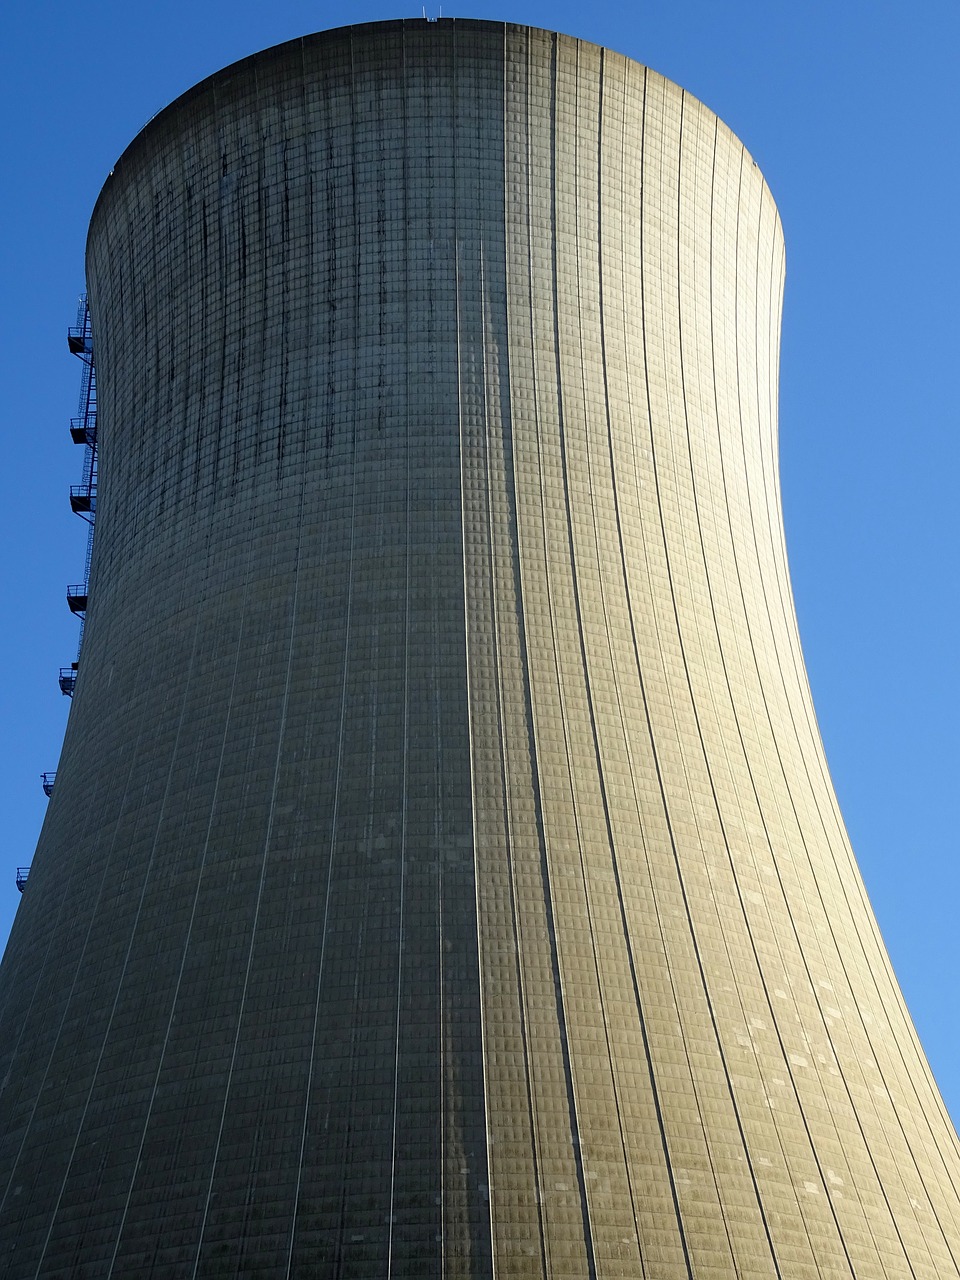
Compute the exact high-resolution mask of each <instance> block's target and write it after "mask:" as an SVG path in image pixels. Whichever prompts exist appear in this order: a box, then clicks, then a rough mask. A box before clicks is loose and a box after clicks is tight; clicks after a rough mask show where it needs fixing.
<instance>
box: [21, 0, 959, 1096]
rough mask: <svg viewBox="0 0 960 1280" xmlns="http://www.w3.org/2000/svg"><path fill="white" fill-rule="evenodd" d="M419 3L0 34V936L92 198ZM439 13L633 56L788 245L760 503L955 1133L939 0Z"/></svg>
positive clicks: (951, 659)
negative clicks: (0, 621) (773, 465)
mask: <svg viewBox="0 0 960 1280" xmlns="http://www.w3.org/2000/svg"><path fill="white" fill-rule="evenodd" d="M420 12H421V7H420V5H419V4H413V5H409V6H407V7H404V6H403V4H400V5H385V4H377V3H369V4H357V3H354V4H349V3H343V2H341V3H304V2H298V3H294V2H293V0H289V2H287V0H274V2H273V3H272V4H263V3H257V4H253V3H248V0H233V2H232V3H229V4H228V3H226V2H225V0H193V2H192V3H189V4H188V3H185V2H184V0H167V3H166V4H164V5H162V6H159V5H156V6H148V5H141V4H130V3H129V2H127V3H121V2H120V0H97V3H93V4H87V5H78V4H76V3H73V2H71V3H66V2H65V0H36V3H34V4H32V5H13V6H8V9H7V13H6V16H5V17H3V18H2V19H0V113H2V114H0V119H3V121H4V130H3V135H2V138H0V161H2V172H3V176H4V198H3V200H2V201H0V282H2V290H3V292H2V302H3V305H2V307H0V362H2V364H3V367H4V370H5V375H4V397H3V400H2V403H0V414H2V416H3V418H4V419H5V421H4V424H3V442H4V454H5V464H6V474H7V479H8V482H9V483H8V485H7V491H6V496H7V502H8V519H7V534H6V546H7V583H8V586H9V587H10V590H9V591H8V593H7V597H6V610H5V620H4V626H3V628H2V629H0V647H2V651H3V653H2V660H3V671H4V675H5V679H4V681H3V685H2V695H0V697H2V716H3V725H4V732H3V733H2V734H0V751H2V753H3V757H4V758H3V761H2V772H0V777H2V779H3V786H4V788H5V794H4V797H3V805H4V808H3V812H4V829H5V830H6V833H7V834H6V837H5V839H4V841H3V850H2V858H0V938H5V937H6V933H7V930H8V928H9V924H10V921H11V920H12V917H13V914H14V912H15V910H16V907H17V903H18V901H19V895H18V893H17V890H16V887H15V884H14V873H15V868H16V866H17V865H18V864H23V863H29V861H30V859H31V856H32V853H33V848H34V845H35V843H36V838H37V834H38V831H39V828H40V824H41V822H42V819H43V808H44V805H45V803H46V802H45V800H44V797H43V793H42V791H41V789H40V781H39V775H40V773H41V772H42V771H43V770H45V769H54V768H55V767H56V763H57V756H58V754H59V748H60V739H61V736H62V733H63V727H64V724H65V722H66V714H67V711H68V709H69V702H68V700H67V699H64V698H62V697H61V696H60V693H59V690H58V688H57V679H56V677H57V670H58V668H59V667H60V666H61V665H65V664H67V663H69V662H70V660H71V659H72V658H73V656H74V652H75V649H76V642H77V624H76V621H75V619H73V618H72V617H71V616H70V614H69V613H68V611H67V606H66V602H65V599H64V589H65V586H66V584H67V583H68V582H75V581H79V579H80V577H81V576H82V570H83V554H84V532H85V526H84V525H83V524H82V522H81V521H80V520H79V519H78V518H77V517H76V516H74V515H71V513H70V510H69V506H68V502H67V493H68V489H69V485H70V484H71V483H76V482H77V481H79V478H80V475H79V471H80V465H81V462H82V458H81V456H80V455H81V450H80V449H79V448H77V447H76V446H74V445H71V443H70V439H69V435H68V433H67V423H68V420H69V418H70V417H71V416H72V415H73V413H74V412H75V406H76V397H77V392H78V388H79V366H78V364H77V362H76V360H75V359H73V358H72V357H71V356H69V355H68V354H67V350H66V340H65V331H66V327H67V325H68V324H70V323H72V322H73V318H74V311H75V307H76V299H77V295H78V294H79V293H80V291H81V290H82V289H83V247H84V239H85V234H86V224H87V220H88V218H89V214H90V211H91V208H92V206H93V202H94V200H95V198H96V195H97V192H98V189H99V187H100V185H101V184H102V182H103V180H104V179H105V177H106V175H107V173H108V171H109V169H110V167H111V165H112V164H113V162H114V160H115V159H116V157H117V156H118V155H119V154H120V152H121V151H122V150H123V149H124V147H125V146H126V145H127V143H128V142H129V141H130V139H131V138H132V137H133V136H134V134H135V133H136V132H137V131H138V130H139V129H140V128H141V127H142V126H143V124H144V123H145V122H146V121H147V120H148V119H149V117H150V116H152V115H153V114H154V113H155V112H156V111H158V110H159V109H160V108H161V107H163V106H165V105H166V104H167V103H168V102H169V101H171V100H172V99H173V98H174V97H176V96H177V95H178V94H179V93H181V92H182V91H183V90H185V89H187V88H189V86H190V85H191V84H193V83H195V82H196V81H197V80H199V79H201V78H202V77H203V76H205V75H207V74H209V73H210V72H212V71H215V70H217V69H218V68H219V67H222V66H224V65H226V64H227V63H229V62H232V61H234V60H236V59H237V58H240V57H243V56H245V55H246V54H248V53H252V52H254V51H255V50H256V49H260V48H264V47H266V46H268V45H271V44H276V43H279V42H280V41H283V40H287V39H290V38H292V37H294V36H298V35H301V34H303V33H304V32H306V31H313V30H318V29H320V28H322V27H331V26H340V25H343V24H345V23H349V22H364V21H372V20H375V19H379V18H395V17H415V16H419V15H420ZM427 12H428V14H429V15H430V16H436V13H437V8H436V4H435V3H434V5H433V6H430V7H428V10H427ZM443 13H444V16H445V17H479V18H496V19H509V20H511V21H515V22H525V23H531V24H533V25H537V26H543V27H551V28H555V29H560V30H564V31H567V32H569V33H570V34H572V35H578V36H582V37H583V38H585V39H588V40H593V41H595V42H597V43H600V44H606V45H608V46H610V47H611V48H614V49H617V50H619V51H620V52H622V53H625V54H628V55H630V56H631V57H634V58H637V59H638V60H639V61H642V62H646V63H648V64H649V65H650V66H652V67H654V68H655V69H656V70H658V71H660V72H662V73H663V74H665V75H667V76H669V77H670V78H671V79H673V80H676V81H678V82H679V83H680V84H682V85H683V86H684V87H685V88H687V89H689V90H690V91H691V92H692V93H694V94H696V96H697V97H699V98H701V99H702V100H703V101H704V102H706V103H707V105H708V106H710V107H711V108H712V109H713V110H715V111H716V112H717V113H718V114H719V115H720V116H721V117H722V118H723V119H724V120H725V121H726V122H727V124H729V125H730V127H731V128H732V129H733V130H734V131H735V132H736V133H737V134H738V135H739V136H740V137H741V139H742V140H743V141H744V143H745V144H746V146H747V147H748V148H749V150H750V151H751V152H752V154H753V156H754V157H755V159H756V160H757V162H758V163H759V165H760V167H761V169H762V170H763V172H764V174H765V176H766V178H767V181H768V182H769V184H770V186H771V188H772V190H773V193H774V196H775V198H776V200H777V204H778V206H779V209H780V213H781V216H782V219H783V223H784V229H785V233H786V240H787V295H786V311H785V318H784V335H783V350H782V363H781V378H782V382H781V452H782V469H783V487H784V501H785V507H786V520H787V543H788V548H789V552H790V560H791V566H792V570H793V579H794V589H795V592H796V598H797V609H798V614H799V618H800V628H801V633H802V636H803V641H804V649H805V652H806V658H807V667H808V671H809V674H810V681H811V684H812V687H813V692H814V698H815V701H816V706H817V712H818V715H819V718H820V724H821V729H822V731H823V736H824V740H825V742H826V746H827V754H828V757H829V760H830V764H831V769H832V772H833V776H834V781H835V783H836V787H837V792H838V795H839V797H840V803H841V806H842V808H843V811H844V815H845V817H846V820H847V825H848V827H849V830H850V834H851V837H852V839H853V843H854V848H855V849H856V851H857V855H858V859H859V861H860V865H861V868H862V869H863V872H864V876H865V878H866V881H867V886H868V888H869V891H870V895H871V898H872V899H873V902H874V906H875V908H876V911H877V915H878V917H879V919H880V923H881V926H882V928H883V932H884V935H885V937H886V940H887V943H888V946H889V948H890V951H891V955H892V957H893V961H894V965H895V967H896V970H897V973H898V976H899V978H900V981H901V983H902V985H903V987H904V991H905V993H906V996H907V1001H908V1003H909V1005H910V1008H911V1010H912V1012H913V1014H914V1017H915V1020H916V1022H917V1025H918V1029H919V1031H920V1034H921V1038H922V1039H923V1042H924V1045H925V1046H926V1048H927V1051H928V1054H929V1057H930V1059H931V1063H932V1065H933V1068H934V1071H935V1073H936V1075H937V1078H938V1080H939V1082H940V1084H941V1087H942V1089H943V1091H944V1094H945V1097H946V1099H947V1102H948V1105H950V1107H951V1110H952V1112H953V1114H954V1116H955V1117H957V1118H960V1017H958V1015H960V994H958V978H960V929H958V927H957V923H956V914H957V901H958V896H960V857H958V854H960V848H958V844H960V840H958V834H957V832H958V812H957V810H958V799H960V786H958V778H960V750H958V736H960V735H958V724H960V681H958V676H957V630H958V619H960V603H958V593H957V583H956V576H957V575H956V564H957V557H958V549H960V502H958V500H957V488H958V472H960V465H958V464H960V382H958V370H960V305H958V297H960V234H958V225H957V213H956V209H957V206H958V204H960V199H958V197H960V189H958V188H960V171H958V163H957V161H958V145H957V139H958V138H960V90H958V87H957V74H956V51H957V49H958V48H960V6H958V5H957V3H956V0H917V3H915V4H914V5H913V6H911V7H909V9H908V7H907V6H904V5H903V4H893V3H888V2H887V0H872V2H869V3H868V2H867V0H811V2H809V3H806V4H802V5H798V4H797V3H795V0H794V2H793V3H787V2H786V0H727V3H724V4H721V3H718V0H688V2H687V3H683V4H681V3H677V2H676V0H650V2H648V3H638V4H615V3H611V2H609V0H594V2H593V3H591V4H583V5H577V6H574V5H572V4H567V3H554V4H551V5H547V4H545V3H534V2H530V3H525V2H524V0H515V2H514V3H512V4H510V5H509V6H508V5H506V4H490V3H484V2H483V0H474V2H473V3H471V4H470V5H469V7H468V5H467V4H466V3H465V2H464V3H451V2H450V0H448V2H447V3H445V5H444V10H443ZM143 429H144V430H149V429H150V424H149V423H144V424H143ZM143 676H144V679H145V680H149V679H150V672H149V671H145V672H144V673H143Z"/></svg>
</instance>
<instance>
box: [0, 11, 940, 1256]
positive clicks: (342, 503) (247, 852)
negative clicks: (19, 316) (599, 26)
mask: <svg viewBox="0 0 960 1280" xmlns="http://www.w3.org/2000/svg"><path fill="white" fill-rule="evenodd" d="M87 278H88V289H89V299H90V308H91V315H92V326H93V330H92V331H93V338H92V342H93V351H94V353H95V360H96V374H97V383H98V399H99V421H98V426H97V431H98V450H99V454H98V457H99V476H98V493H97V510H96V540H95V544H94V555H93V564H92V570H91V577H90V580H89V584H85V604H86V620H87V626H86V633H85V639H84V644H83V652H82V656H81V658H80V660H79V667H78V671H77V675H76V690H75V697H74V700H73V704H72V709H71V713H70V718H69V725H68V728H67V734H66V740H65V743H64V747H63V755H62V757H61V760H60V764H59V768H58V772H57V781H56V787H55V790H54V794H53V797H52V800H51V803H50V808H49V811H48V817H47V821H46V823H45V825H44V828H43V833H42V836H41V839H40V845H39V848H38V850H37V853H36V857H35V860H34V862H33V866H32V871H31V873H30V877H29V882H28V883H27V885H26V887H25V892H24V895H23V898H22V901H21V905H20V909H19V912H18V916H17V920H16V924H15V927H14V931H13V934H12V937H11V939H10V943H9V947H8V949H7V953H6V957H5V960H4V963H3V968H2V983H0V1134H2V1140H0V1197H2V1208H0V1274H2V1275H3V1276H6V1277H10V1280H31V1278H37V1280H39V1278H40V1277H44V1278H47V1280H53V1278H56V1280H106V1278H117V1277H125V1278H126V1277H133V1278H136V1280H140V1278H144V1277H149V1278H153V1280H214V1278H216V1280H220V1278H224V1277H231V1278H233V1277H257V1278H260V1277H266V1278H268V1280H274V1278H277V1280H279V1278H283V1280H288V1278H299V1280H307V1278H309V1280H314V1278H320V1280H385V1278H386V1280H400V1278H405V1280H612V1278H613V1277H629V1278H630V1280H761V1278H762V1280H777V1278H779V1280H850V1278H851V1277H852V1278H853V1280H945V1278H949V1277H957V1276H958V1275H960V1269H958V1261H957V1260H958V1258H960V1198H958V1185H960V1158H958V1145H957V1138H956V1135H955V1133H954V1130H953V1128H952V1126H951V1123H950V1120H949V1119H948V1117H947V1114H946V1112H945V1109H944V1105H943V1103H942V1101H941V1099H940V1096H939V1094H938V1092H937V1088H936V1086H935V1084H934V1081H933V1079H932V1077H931V1073H930V1070H929V1068H928V1066H927V1063H926V1061H925V1059H924V1056H923V1053H922V1050H921V1048H920V1046H919V1044H918V1041H917V1037H916V1034H915V1032H914V1030H913V1027H912V1024H911V1022H910V1020H909V1017H908V1015H907V1012H906V1010H905V1008H904V1003H903V999H902V997H901V994H900V991H899V989H898V987H897V984H896V981H895V979H894V976H893V973H892V971H891V967H890V963H889V961H888V959H887V956H886V953H885V951H884V948H883V944H882V942H881V939H880V937H879V934H878V931H877V926H876V923H875V921H874V917H873V915H872V912H871V909H870V906H869V904H868V902H867V898H866V896H865V893H864V889H863V885H862V883H861V879H860V876H859V873H858V871H857V868H856V865H855V863H854V859H853V856H852V854H851V851H850V846H849V843H848V840H847V837H846V835H845V832H844V828H843V824H842V820H841V817H840V814H839V811H838V807H837V802H836V799H835V796H834V793H833V790H832V786H831V783H830V779H829V777H828V773H827V767H826V764H825V761H824V755H823V749H822V746H821V743H820V738H819V735H818V731H817V727H816V723H815V720H814V713H813V708H812V705H811V701H810V695H809V691H808V687H807V680H806V676H805V672H804V667H803V660H802V657H801V652H800V645H799V641H798V635H797V628H796V623H795V619H794V610H793V604H792V599H791V592H790V584H789V579H788V574H787V564H786V559H785V554H784V543H783V530H782V521H781V508H780V493H779V487H778V477H777V453H776V402H777V360H778V354H777V352H778V333H779V324H780V303H781V294H782V284H783V243H782V237H781V229H780V223H779V220H778V216H777V211H776V209H775V207H774V203H773V200H772V198H771V196H770V193H769V191H768V189H767V187H766V185H765V183H764V180H763V178H762V176H761V174H760V172H759V170H758V168H757V166H756V164H755V163H754V162H753V160H752V159H751V157H750V155H749V154H748V153H747V152H746V151H745V150H744V148H743V146H742V145H741V143H740V142H739V141H738V140H737V139H736V138H735V137H734V136H733V135H732V134H731V133H730V131H729V130H728V129H727V128H726V127H725V126H724V125H723V124H722V123H721V122H720V121H719V120H718V119H717V117H716V116H715V115H713V114H712V113H711V112H710V111H709V110H707V109H706V108H705V107H704V106H702V105H701V104H700V103H699V102H698V101H697V100H696V99H694V98H692V97H690V95H689V94H687V93H686V92H684V90H682V89H680V88H678V87H677V86H676V85H674V84H671V83H670V82H668V81H666V80H664V79H663V78H662V77H661V76H659V75H657V74H656V73H654V72H653V71H650V70H647V69H646V68H645V67H642V66H640V65H638V64H637V63H634V62H631V61H630V60H629V59H627V58H624V57H621V56H620V55H618V54H615V53H611V52H609V51H608V50H605V49H601V48H598V47H596V46H594V45H590V44H586V43H583V42H581V41H578V40H575V39H571V38H569V37H567V36H561V35H555V34H552V33H549V32H546V31H539V30H534V29H530V28H527V27H523V26H515V25H512V24H503V23H495V22H475V21H467V20H460V19H458V20H441V21H437V22H431V21H420V20H416V21H412V20H411V21H397V22H383V23H375V24H372V25H366V26H357V27H351V28H345V29H341V30H336V31H327V32H322V33H320V34H318V35H312V36H308V37H305V38H304V39H302V40H296V41H292V42H291V43H289V44H284V45H281V46H279V47H278V48H275V49H270V50H268V51H266V52H264V53H260V54H257V55H256V56H254V57H251V58H248V59H247V60H245V61H243V62H240V63H237V64H236V65H235V66H231V67H228V68H227V69H226V70H224V71H221V72H219V73H218V74H216V75H214V76H211V77H210V78H209V79H208V80H205V81H203V82H202V83H201V84H200V85H198V86H197V87H196V88H194V89H192V90H190V91H189V92H188V93H186V94H184V96H183V97H181V98H180V99H178V100H177V101H176V102H174V103H173V105H171V106H170V107H168V108H167V109H166V110H164V111H162V112H161V113H160V114H159V115H158V116H157V117H156V118H155V119H154V120H152V121H151V122H150V124H149V125H148V126H147V127H146V128H145V129H144V130H143V131H142V132H141V133H140V134H139V135H138V136H137V138H136V139H135V140H134V142H133V143H132V144H131V145H130V147H129V148H128V150H127V151H126V152H125V153H124V155H123V156H122V157H121V159H120V160H119V161H118V162H117V165H116V168H115V169H114V171H113V172H112V174H111V175H110V177H109V178H108V180H107V183H106V185H105V187H104V189H103V192H102V194H101V196H100V199H99V202H98V204H97V206H96V210H95V212H94V215H93V221H92V225H91V229H90V238H89V248H88V260H87ZM87 590H88V593H89V594H88V598H86V591H87Z"/></svg>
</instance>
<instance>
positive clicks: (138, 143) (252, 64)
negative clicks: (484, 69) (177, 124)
mask: <svg viewBox="0 0 960 1280" xmlns="http://www.w3.org/2000/svg"><path fill="white" fill-rule="evenodd" d="M465 28H466V29H470V30H486V31H494V30H499V31H502V32H503V33H504V34H506V33H507V32H508V31H517V32H519V31H528V32H538V33H540V34H543V35H549V36H552V37H554V38H556V39H558V40H564V41H570V42H571V43H573V44H576V45H578V46H584V47H587V48H592V49H601V50H603V51H604V52H605V53H607V54H612V55H614V56H615V57H618V58H622V59H623V60H624V61H625V62H632V63H633V64H634V65H636V66H639V67H643V68H645V69H646V70H647V71H649V72H650V73H651V74H652V75H655V76H657V77H658V78H659V79H660V80H662V81H663V82H664V83H666V84H669V85H672V86H673V87H674V88H676V89H677V90H679V92H680V93H682V94H683V95H684V97H685V98H687V99H689V100H690V101H691V102H692V103H697V104H698V105H699V106H700V107H702V108H703V110H704V111H707V112H709V114H710V115H712V116H713V117H714V118H715V119H716V120H717V121H718V122H719V124H720V126H721V128H723V129H724V130H725V131H726V132H727V133H728V134H729V135H730V137H731V138H732V139H733V140H734V141H735V142H736V143H737V145H739V146H740V147H742V148H743V152H744V156H745V159H746V160H748V161H749V162H751V164H752V165H753V167H754V168H755V169H757V171H758V173H759V176H760V178H761V181H762V184H763V187H764V188H765V190H766V191H767V193H768V195H769V196H770V198H771V200H773V204H774V208H775V209H776V200H775V199H774V197H773V192H772V191H771V190H770V184H769V183H768V182H767V180H766V178H765V177H764V175H763V173H762V171H761V170H760V167H759V165H758V164H757V161H756V160H755V159H754V157H753V155H752V154H751V153H750V151H749V150H748V148H747V147H746V146H745V145H744V143H743V141H742V140H741V139H740V137H739V136H738V135H737V134H736V133H735V132H734V130H733V129H731V128H730V126H729V125H728V124H726V122H725V121H724V120H723V118H722V116H720V115H718V114H717V112H715V111H714V110H713V108H712V107H709V106H708V105H707V104H706V103H705V102H703V100H702V99H700V98H698V97H697V95H696V94H694V93H691V92H690V90H689V89H685V88H684V87H683V85H681V84H679V83H678V82H677V81H675V80H671V79H670V77H669V76H665V75H663V74H662V73H661V72H659V71H657V70H656V69H655V68H654V67H651V66H649V65H648V64H647V63H645V62H641V61H640V60H639V59H638V58H634V57H631V56H630V55H629V54H625V53H621V52H620V51H619V50H618V49H612V48H610V47H609V46H608V45H600V44H597V42H596V41H594V40H585V39H583V38H582V37H580V36H574V35H570V34H568V33H566V32H562V31H555V30H552V29H551V28H548V27H536V26H533V25H531V24H529V23H524V22H501V21H496V20H493V19H489V18H467V17H464V18H442V17H437V18H426V17H422V18H389V19H382V20H379V21H376V22H359V23H349V24H346V25H343V26H339V27H328V28H324V29H322V30H320V31H312V32H308V33H306V34H304V35H302V36H295V37H294V38H293V39H291V40H283V41H281V42H280V43H279V44H274V45H268V46H267V47H266V48H264V49H258V50H256V51H255V52H253V53H250V54H247V56H246V57H244V58H239V59H237V60H236V61H235V62H230V63H227V64H226V65H225V66H223V67H220V68H219V69H218V70H216V71H213V72H211V73H210V74H209V75H207V76H204V77H203V79H202V80H198V81H197V82H196V84H193V85H191V86H190V87H189V88H188V89H185V90H184V91H183V92H182V93H180V94H178V95H177V96H176V97H175V98H173V99H172V100H171V101H170V102H168V103H167V104H166V106H163V107H161V108H160V109H159V110H158V111H156V112H155V113H154V114H153V115H152V116H151V117H150V119H149V120H147V122H146V123H145V124H144V125H143V126H142V127H141V128H140V129H139V130H138V131H137V133H135V134H134V136H133V137H132V138H131V139H130V141H129V142H128V143H127V145H126V146H125V147H124V149H123V150H122V151H121V153H120V155H119V156H118V157H117V159H116V160H115V161H114V163H113V166H112V167H111V169H110V171H109V173H108V174H107V176H106V178H105V180H104V182H103V185H102V186H101V188H100V191H99V192H98V194H97V198H96V201H95V202H94V206H93V210H92V212H91V215H90V223H89V228H88V243H89V238H90V234H91V233H92V230H93V226H94V223H95V222H96V221H97V218H98V214H99V211H100V208H101V206H102V205H103V204H104V203H105V201H106V199H107V197H108V196H109V194H110V193H111V191H112V190H113V188H114V187H115V186H116V185H118V184H117V182H116V179H117V177H118V176H120V175H121V173H122V170H123V169H124V168H125V167H126V165H127V164H128V163H129V162H130V159H131V157H132V156H134V155H135V154H136V153H137V152H139V151H140V150H141V148H142V147H143V145H144V144H145V142H146V141H147V140H148V139H150V138H151V137H152V136H153V135H154V134H155V133H157V132H159V130H160V129H161V128H162V127H163V126H164V125H165V124H166V123H167V122H168V120H169V118H170V117H171V116H173V115H176V113H178V112H179V111H182V110H183V109H184V108H185V107H187V106H188V105H189V104H190V103H191V102H192V101H193V100H194V99H195V98H198V97H200V96H202V95H203V94H204V93H205V92H207V91H208V90H209V89H210V88H212V87H213V86H214V85H215V84H216V83H217V82H220V81H224V80H229V79H231V78H233V77H234V76H236V75H238V74H242V73H244V72H245V71H252V70H255V69H256V67H257V65H258V64H261V63H263V62H265V61H267V60H268V59H269V60H273V59H276V58H277V57H280V56H283V55H284V53H285V52H292V51H293V50H294V49H301V50H302V49H303V47H304V46H305V45H322V44H325V43H328V42H330V43H333V42H335V41H337V40H342V39H344V37H347V36H349V37H351V38H352V37H353V36H355V35H363V36H375V35H378V34H380V33H386V32H388V31H396V30H400V31H403V30H424V29H430V30H433V31H436V32H438V34H439V32H441V31H443V32H449V31H455V30H457V29H460V30H463V29H465ZM778 218H779V214H778Z"/></svg>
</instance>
